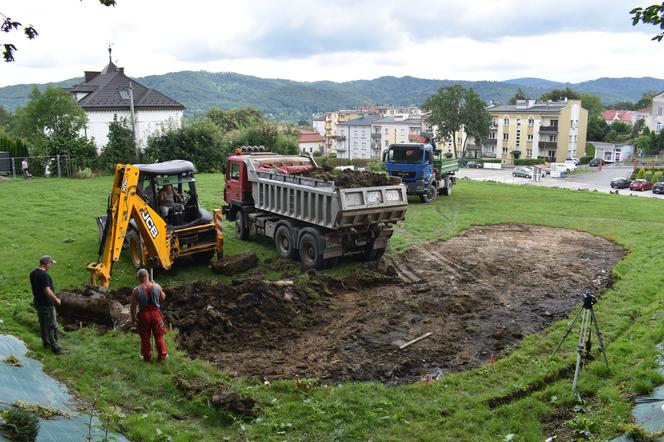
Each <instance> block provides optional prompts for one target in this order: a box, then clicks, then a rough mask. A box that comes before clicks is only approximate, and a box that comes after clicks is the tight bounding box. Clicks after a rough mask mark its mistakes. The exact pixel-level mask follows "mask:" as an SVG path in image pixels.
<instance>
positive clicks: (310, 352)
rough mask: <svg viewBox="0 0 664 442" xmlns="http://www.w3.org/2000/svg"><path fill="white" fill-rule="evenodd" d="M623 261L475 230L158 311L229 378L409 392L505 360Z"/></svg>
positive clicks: (569, 233)
mask: <svg viewBox="0 0 664 442" xmlns="http://www.w3.org/2000/svg"><path fill="white" fill-rule="evenodd" d="M624 253H625V252H624V249H623V248H622V247H620V246H619V245H616V244H615V243H613V242H610V241H608V240H605V239H602V238H598V237H594V236H592V235H589V234H587V233H581V232H576V231H573V230H566V229H553V228H546V227H538V226H528V225H499V226H483V227H474V228H471V229H469V230H467V231H465V232H462V233H461V234H460V235H458V236H456V237H454V238H452V239H450V240H448V241H441V242H436V243H430V244H427V245H424V246H421V247H417V248H413V249H412V250H410V251H409V252H407V253H405V254H403V255H400V256H398V257H396V258H392V259H390V260H388V261H381V265H376V263H372V264H371V265H368V266H365V267H361V268H360V269H359V270H358V271H357V272H355V273H354V275H352V276H349V277H346V278H342V279H338V278H333V277H329V276H323V275H320V274H316V273H315V272H309V273H307V274H305V275H300V276H299V277H298V278H297V279H296V280H295V284H293V285H288V284H287V283H286V284H283V283H281V284H274V283H268V282H265V281H262V280H260V278H258V277H250V278H246V279H243V280H238V281H235V282H234V283H233V284H232V285H222V284H213V283H210V282H196V283H192V284H188V285H185V286H181V287H170V288H166V289H165V291H166V293H167V299H166V301H165V302H164V303H163V305H162V310H163V311H164V316H165V319H166V321H167V322H169V323H172V324H173V326H174V327H177V328H178V329H179V334H178V342H179V344H180V346H182V348H184V349H185V350H186V351H187V352H188V353H189V354H190V355H191V356H194V357H199V358H203V359H206V360H208V361H210V362H212V363H214V364H216V365H217V366H219V368H221V369H222V370H225V371H227V372H229V373H231V374H235V375H242V376H249V377H257V378H261V379H262V378H266V379H276V378H298V377H300V378H305V377H306V378H318V379H321V380H323V381H328V382H329V381H334V382H338V381H360V380H377V381H382V382H386V383H401V382H409V381H413V380H417V379H420V378H421V377H423V376H427V377H430V378H436V377H438V376H440V375H443V374H445V373H448V372H451V371H458V370H464V369H468V368H472V367H476V366H478V365H480V364H483V363H486V362H487V361H488V360H489V358H490V355H491V354H494V357H496V358H498V357H501V356H503V355H504V354H506V352H508V351H509V350H508V349H509V347H510V346H511V345H513V344H516V343H518V342H519V341H520V340H521V339H522V338H523V337H524V336H526V335H529V334H532V333H537V332H539V331H542V330H543V329H544V328H545V327H547V326H548V325H549V324H551V323H552V322H554V321H558V320H560V319H562V318H564V317H565V316H566V315H567V314H568V313H569V312H570V311H571V310H573V309H576V308H577V307H578V306H579V305H580V301H581V296H582V294H583V293H584V292H588V291H589V292H592V293H595V294H600V293H601V292H602V291H603V290H604V289H605V288H606V287H607V286H609V285H610V283H611V277H610V275H611V268H612V267H613V266H615V265H616V264H617V263H618V262H619V261H620V260H621V259H622V258H623V256H624ZM279 262H281V260H279V261H275V263H274V264H277V263H279ZM127 294H128V291H127V290H125V291H122V290H120V291H117V292H113V294H112V296H113V297H114V298H115V299H117V300H119V301H120V302H122V303H124V302H123V299H126V296H127ZM429 332H430V333H432V334H431V335H430V336H429V337H427V338H425V339H422V340H421V341H419V342H417V343H415V344H412V345H410V346H408V347H406V348H404V349H402V350H400V349H399V346H400V345H403V344H404V343H406V342H408V341H411V340H413V339H415V338H417V337H419V336H422V335H424V334H426V333H429Z"/></svg>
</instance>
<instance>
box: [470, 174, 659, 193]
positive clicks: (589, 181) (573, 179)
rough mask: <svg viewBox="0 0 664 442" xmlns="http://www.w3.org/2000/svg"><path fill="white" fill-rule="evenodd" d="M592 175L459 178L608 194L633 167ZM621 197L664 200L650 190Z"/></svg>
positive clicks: (509, 175) (626, 191)
mask: <svg viewBox="0 0 664 442" xmlns="http://www.w3.org/2000/svg"><path fill="white" fill-rule="evenodd" d="M586 169H588V170H592V172H590V173H584V174H580V175H572V176H568V177H565V178H551V177H550V176H547V177H546V178H544V179H543V180H542V181H541V182H535V181H533V180H529V179H527V178H517V177H513V176H512V169H461V170H460V171H459V172H458V173H457V176H458V177H460V178H470V179H471V180H478V181H496V182H499V183H508V184H527V185H534V186H545V187H561V188H565V189H574V190H576V189H587V190H589V191H594V190H596V191H598V192H605V193H608V192H610V191H612V192H615V190H613V189H611V186H610V185H609V183H610V182H611V180H612V179H614V178H618V177H629V175H630V174H631V172H632V168H631V167H617V166H605V167H604V168H603V169H602V170H601V171H598V170H597V169H595V168H587V166H586ZM619 192H620V195H634V196H640V197H646V198H658V199H664V195H655V194H653V193H652V192H651V191H650V190H646V191H645V192H632V191H630V190H629V189H620V190H619Z"/></svg>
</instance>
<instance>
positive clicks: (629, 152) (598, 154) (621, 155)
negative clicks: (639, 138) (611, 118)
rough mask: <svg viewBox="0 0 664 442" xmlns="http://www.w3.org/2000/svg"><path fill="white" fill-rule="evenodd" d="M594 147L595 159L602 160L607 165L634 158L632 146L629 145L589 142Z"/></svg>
mask: <svg viewBox="0 0 664 442" xmlns="http://www.w3.org/2000/svg"><path fill="white" fill-rule="evenodd" d="M591 143H592V144H593V146H595V158H599V159H602V160H604V161H606V162H608V163H616V162H618V161H627V160H629V159H630V158H632V157H633V156H634V146H633V145H631V144H613V143H600V142H595V141H592V142H591Z"/></svg>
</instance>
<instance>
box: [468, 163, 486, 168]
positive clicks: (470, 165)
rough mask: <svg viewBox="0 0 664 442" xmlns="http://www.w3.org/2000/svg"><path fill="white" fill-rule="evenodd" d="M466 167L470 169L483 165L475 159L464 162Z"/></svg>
mask: <svg viewBox="0 0 664 442" xmlns="http://www.w3.org/2000/svg"><path fill="white" fill-rule="evenodd" d="M466 167H469V168H471V169H481V168H482V167H484V166H482V163H478V162H477V161H468V162H467V163H466Z"/></svg>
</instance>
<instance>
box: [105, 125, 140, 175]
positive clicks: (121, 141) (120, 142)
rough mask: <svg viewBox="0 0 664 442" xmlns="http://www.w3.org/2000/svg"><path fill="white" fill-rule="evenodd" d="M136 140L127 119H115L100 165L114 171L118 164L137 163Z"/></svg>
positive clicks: (109, 128)
mask: <svg viewBox="0 0 664 442" xmlns="http://www.w3.org/2000/svg"><path fill="white" fill-rule="evenodd" d="M136 160H137V158H136V140H135V139H134V131H133V130H132V128H131V125H130V124H129V122H128V121H127V119H126V118H120V119H118V116H117V115H115V116H114V117H113V122H112V123H111V124H109V125H108V143H107V144H106V146H104V149H103V150H102V152H101V155H100V164H101V166H102V167H104V168H106V169H113V168H114V167H115V165H116V164H118V163H134V162H136Z"/></svg>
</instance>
